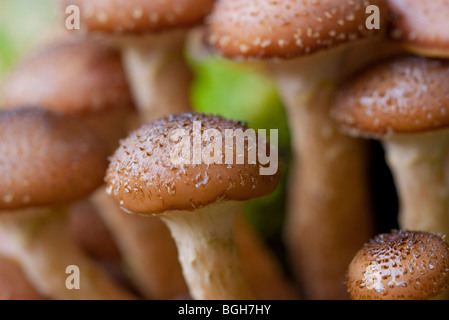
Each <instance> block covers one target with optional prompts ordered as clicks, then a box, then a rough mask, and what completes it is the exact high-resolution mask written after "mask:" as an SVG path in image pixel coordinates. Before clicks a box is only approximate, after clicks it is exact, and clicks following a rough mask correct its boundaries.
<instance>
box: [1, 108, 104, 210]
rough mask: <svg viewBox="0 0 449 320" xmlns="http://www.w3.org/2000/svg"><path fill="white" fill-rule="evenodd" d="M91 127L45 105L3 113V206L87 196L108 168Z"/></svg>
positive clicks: (58, 202) (100, 142) (101, 144)
mask: <svg viewBox="0 0 449 320" xmlns="http://www.w3.org/2000/svg"><path fill="white" fill-rule="evenodd" d="M107 155H108V154H107V150H106V149H105V146H104V142H103V140H101V139H99V138H98V136H97V135H96V134H94V133H92V131H91V129H90V127H88V126H86V125H83V123H81V122H79V121H77V120H73V119H71V118H68V117H65V116H62V115H59V114H55V113H52V112H50V111H47V110H43V109H36V108H33V109H18V110H13V111H1V112H0V181H1V182H2V183H1V184H0V210H14V209H22V208H28V207H42V206H55V205H63V204H67V203H69V202H72V201H77V200H80V199H82V198H84V197H85V196H87V195H89V194H90V193H91V192H92V191H94V190H95V189H96V188H98V187H99V186H100V185H101V184H102V182H103V177H104V174H105V171H106V167H107Z"/></svg>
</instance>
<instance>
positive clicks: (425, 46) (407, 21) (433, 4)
mask: <svg viewBox="0 0 449 320" xmlns="http://www.w3.org/2000/svg"><path fill="white" fill-rule="evenodd" d="M387 2H388V5H389V6H390V10H391V11H392V13H393V16H394V17H395V19H394V20H393V22H394V26H395V28H394V30H393V32H392V37H393V38H394V39H396V40H400V42H401V44H402V45H403V46H404V48H405V49H406V50H407V51H409V52H411V53H414V54H418V55H423V56H426V57H433V58H449V50H448V49H449V34H448V32H447V29H448V21H449V10H448V4H449V3H448V2H447V1H446V0H433V1H419V0H387Z"/></svg>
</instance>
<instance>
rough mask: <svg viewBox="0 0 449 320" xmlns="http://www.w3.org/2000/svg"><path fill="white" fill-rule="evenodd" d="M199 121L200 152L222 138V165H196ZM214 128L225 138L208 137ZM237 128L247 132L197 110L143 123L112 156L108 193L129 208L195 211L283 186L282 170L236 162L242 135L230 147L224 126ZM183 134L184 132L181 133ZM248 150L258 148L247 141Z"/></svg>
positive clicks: (244, 128) (269, 191) (150, 212)
mask: <svg viewBox="0 0 449 320" xmlns="http://www.w3.org/2000/svg"><path fill="white" fill-rule="evenodd" d="M194 123H197V124H198V123H201V134H203V141H202V151H201V152H203V153H207V152H206V151H205V150H212V148H214V147H215V146H216V144H215V143H214V141H220V142H221V147H217V148H216V150H220V151H221V155H222V159H221V164H220V163H217V162H219V161H215V160H214V161H213V163H209V164H207V163H205V162H204V158H202V160H200V161H199V162H200V163H201V164H194V163H193V161H195V159H194V157H193V156H194V154H197V153H198V152H196V151H195V149H194V148H195V147H194V139H196V138H195V133H194V132H193V130H197V129H194V126H193V124H194ZM179 129H181V130H185V131H184V132H181V131H177V130H179ZM209 129H212V130H218V131H217V133H219V134H220V135H221V136H217V139H215V138H213V137H211V136H207V131H208V130H209ZM235 129H237V130H238V129H241V130H242V132H245V130H246V129H247V128H246V127H245V126H244V125H243V124H242V123H240V122H235V121H231V120H227V119H224V118H222V117H219V116H211V115H204V114H197V113H184V114H177V115H172V116H169V117H165V118H163V119H161V120H157V121H154V122H152V123H150V124H147V125H144V126H143V127H142V128H140V129H139V130H136V131H135V132H133V133H132V134H130V135H129V136H128V137H127V138H126V139H124V140H122V142H121V146H120V147H119V148H118V150H117V151H116V152H115V154H114V155H113V156H112V157H111V159H110V165H109V168H108V171H107V174H106V182H107V183H108V193H109V194H111V195H112V196H113V197H115V198H116V200H117V202H119V204H120V205H121V206H122V208H124V209H125V210H127V211H131V212H136V213H142V214H154V213H162V212H165V211H168V210H194V209H196V208H199V207H203V206H206V205H208V204H212V203H214V202H216V201H220V200H235V201H245V200H248V199H252V198H255V197H260V196H263V195H266V194H269V193H271V192H272V191H273V190H274V189H275V188H276V186H277V184H278V181H279V178H280V170H277V172H276V173H275V174H274V175H261V174H260V167H261V166H262V165H260V163H259V162H258V161H257V163H255V164H250V163H249V161H248V160H247V159H246V158H245V161H244V163H243V164H236V161H237V160H236V157H237V156H238V154H240V153H239V152H238V151H236V144H237V139H235V140H234V141H233V145H231V144H229V143H228V145H229V148H227V147H226V142H225V139H226V138H225V130H235ZM179 132H181V133H182V135H177V134H178V133H179ZM198 132H199V131H198ZM230 132H231V131H230ZM232 133H234V131H232ZM182 137H184V138H185V137H189V139H190V140H189V141H188V142H187V143H186V144H183V142H182V141H187V139H183V138H182ZM207 137H208V138H207ZM185 145H188V146H189V147H190V151H189V153H188V154H189V156H188V157H185V158H181V156H179V157H178V154H179V155H182V153H181V152H180V149H179V147H180V146H185ZM248 145H249V147H248ZM208 148H210V149H208ZM249 148H255V146H254V145H253V144H252V143H250V144H247V143H245V146H244V151H243V152H244V155H248V149H249ZM267 148H268V147H267ZM225 149H232V150H231V151H232V152H233V154H232V155H234V158H233V159H232V161H231V162H232V164H227V163H229V161H226V159H225V158H224V156H225V154H226V151H225ZM253 150H254V149H253ZM271 152H273V150H272V151H271ZM228 154H229V153H228ZM240 155H241V154H240ZM197 159H198V158H197ZM180 160H181V161H180ZM185 160H189V161H190V164H187V162H185ZM257 160H258V159H257Z"/></svg>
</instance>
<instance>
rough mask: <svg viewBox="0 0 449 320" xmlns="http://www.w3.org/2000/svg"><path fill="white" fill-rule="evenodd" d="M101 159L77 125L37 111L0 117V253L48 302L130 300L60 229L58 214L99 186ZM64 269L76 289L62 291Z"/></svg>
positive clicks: (99, 147)
mask: <svg viewBox="0 0 449 320" xmlns="http://www.w3.org/2000/svg"><path fill="white" fill-rule="evenodd" d="M106 155H107V150H106V148H105V144H104V142H103V140H102V139H100V138H99V136H98V135H97V134H96V133H94V132H93V131H92V129H90V127H89V126H87V125H85V124H83V123H82V122H79V121H77V120H74V119H72V118H69V117H65V116H63V115H60V114H55V113H53V112H51V111H47V110H42V109H37V108H27V109H18V110H12V111H1V112H0V163H1V166H0V180H1V181H2V184H1V186H0V237H1V238H2V241H1V242H0V252H1V253H2V254H3V255H4V256H5V257H7V258H11V259H14V260H16V261H17V262H18V263H19V264H20V267H21V268H22V269H23V271H24V272H25V274H26V276H27V277H28V278H29V279H30V281H31V283H32V284H33V286H35V288H36V289H37V290H38V292H39V293H40V294H42V295H44V296H47V297H49V298H50V299H114V300H115V299H117V300H118V299H132V298H134V297H133V295H131V294H130V293H128V292H127V291H126V290H123V288H121V287H120V286H118V285H117V284H116V283H114V282H113V281H112V280H111V279H110V278H109V277H107V276H106V275H105V274H104V273H103V271H102V270H101V269H99V267H98V266H97V265H96V264H95V263H94V262H93V261H92V260H91V259H90V258H89V257H87V256H86V255H85V254H84V252H83V251H82V250H81V249H80V248H79V247H78V246H77V245H76V244H75V243H74V241H73V238H72V237H71V236H70V232H69V230H68V228H67V223H66V214H65V212H66V207H67V206H68V205H69V204H70V203H72V202H75V201H79V200H81V199H83V198H85V197H87V196H88V195H89V194H90V193H91V192H93V191H94V190H95V189H96V188H98V187H99V186H100V185H101V183H102V181H103V177H104V172H105V170H106V166H107V161H106ZM72 266H75V267H77V269H78V270H79V274H77V275H76V274H74V276H75V277H76V276H79V281H80V287H79V289H73V290H70V288H71V287H70V288H69V287H67V282H66V281H68V280H70V279H68V278H69V277H70V275H68V274H66V272H67V268H68V267H70V268H72ZM70 268H69V269H70ZM70 270H71V269H70Z"/></svg>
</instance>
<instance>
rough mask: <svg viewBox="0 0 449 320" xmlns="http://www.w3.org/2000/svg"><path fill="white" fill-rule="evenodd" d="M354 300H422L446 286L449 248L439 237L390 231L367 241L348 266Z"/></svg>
mask: <svg viewBox="0 0 449 320" xmlns="http://www.w3.org/2000/svg"><path fill="white" fill-rule="evenodd" d="M346 285H347V287H348V291H349V293H350V295H351V298H352V299H354V300H378V299H381V300H425V299H430V298H432V297H434V296H436V295H438V294H439V293H440V292H442V291H443V290H444V289H445V288H446V287H447V286H448V285H449V247H448V245H447V243H446V241H444V240H443V239H442V238H441V237H440V236H438V235H435V234H432V233H426V232H411V231H402V230H401V231H398V230H393V231H392V232H391V233H389V234H381V235H378V236H377V237H375V238H374V239H373V240H371V241H370V242H369V243H367V244H365V246H364V247H363V248H362V249H361V250H360V251H359V252H358V253H357V254H356V256H355V257H354V259H353V261H352V262H351V264H350V265H349V268H348V273H347V281H346Z"/></svg>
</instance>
